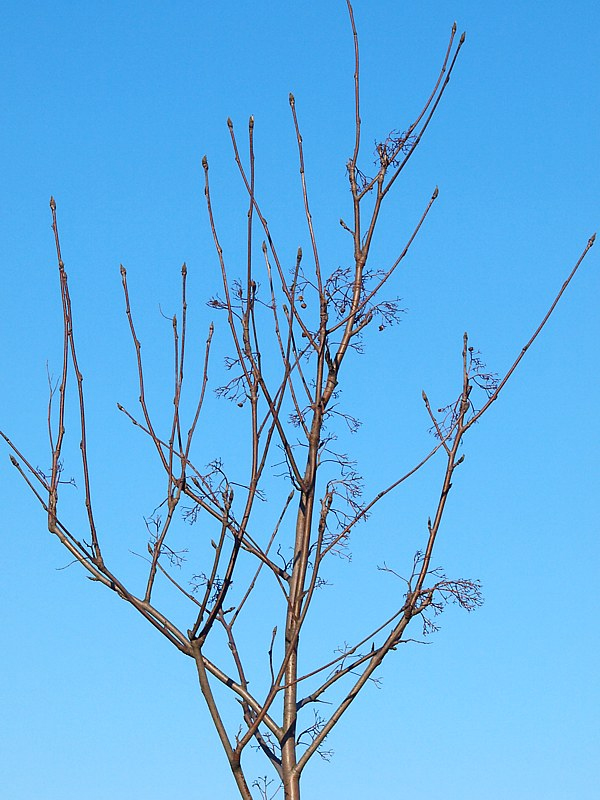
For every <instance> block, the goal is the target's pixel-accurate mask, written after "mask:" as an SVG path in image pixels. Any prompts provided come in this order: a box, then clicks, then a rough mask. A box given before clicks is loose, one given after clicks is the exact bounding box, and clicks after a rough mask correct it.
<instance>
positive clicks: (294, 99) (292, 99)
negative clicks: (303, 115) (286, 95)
mask: <svg viewBox="0 0 600 800" xmlns="http://www.w3.org/2000/svg"><path fill="white" fill-rule="evenodd" d="M295 102H296V98H295V97H294V95H293V94H292V93H291V92H290V105H291V106H293V105H294V103H295Z"/></svg>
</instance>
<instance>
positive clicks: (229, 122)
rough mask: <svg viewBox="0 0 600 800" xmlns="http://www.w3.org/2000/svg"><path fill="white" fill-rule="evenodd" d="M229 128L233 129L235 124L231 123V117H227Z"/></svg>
mask: <svg viewBox="0 0 600 800" xmlns="http://www.w3.org/2000/svg"><path fill="white" fill-rule="evenodd" d="M227 127H228V128H233V122H232V121H231V117H227Z"/></svg>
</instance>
